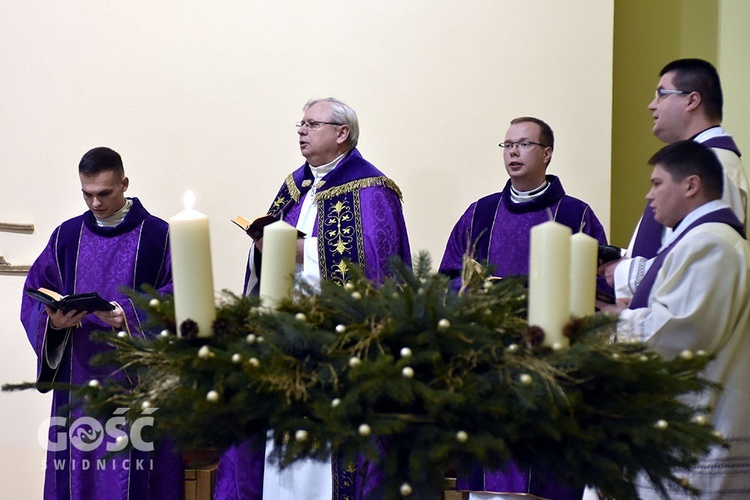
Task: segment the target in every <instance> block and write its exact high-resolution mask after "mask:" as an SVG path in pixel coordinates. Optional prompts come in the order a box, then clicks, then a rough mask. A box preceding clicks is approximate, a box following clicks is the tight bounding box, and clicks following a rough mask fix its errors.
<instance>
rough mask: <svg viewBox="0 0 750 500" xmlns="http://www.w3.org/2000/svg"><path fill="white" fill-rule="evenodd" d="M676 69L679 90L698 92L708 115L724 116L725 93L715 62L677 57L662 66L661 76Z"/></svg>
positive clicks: (712, 116)
mask: <svg viewBox="0 0 750 500" xmlns="http://www.w3.org/2000/svg"><path fill="white" fill-rule="evenodd" d="M670 71H674V73H675V75H674V79H673V80H672V82H673V83H674V85H675V87H676V88H677V90H687V91H691V92H698V93H699V94H700V95H701V99H702V102H703V104H704V106H705V110H706V115H708V117H709V118H711V119H714V120H719V121H721V120H722V118H723V114H724V112H723V109H724V95H723V94H722V92H721V80H720V79H719V72H718V71H716V68H715V67H714V65H713V64H711V63H710V62H708V61H704V60H703V59H677V60H675V61H672V62H671V63H669V64H667V65H666V66H664V68H662V70H661V73H659V76H664V75H665V74H666V73H669V72H670Z"/></svg>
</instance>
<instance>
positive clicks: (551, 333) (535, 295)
mask: <svg viewBox="0 0 750 500" xmlns="http://www.w3.org/2000/svg"><path fill="white" fill-rule="evenodd" d="M571 233H572V231H571V230H570V228H569V227H567V226H564V225H562V224H558V223H557V222H554V221H550V222H545V223H543V224H539V225H537V226H534V227H533V228H532V229H531V256H530V259H531V260H530V264H529V324H530V325H536V326H539V327H540V328H542V330H544V332H545V337H544V345H547V346H553V345H555V344H556V343H559V344H560V345H562V346H567V345H569V342H568V339H567V337H565V336H564V335H563V326H565V324H566V323H567V322H568V321H569V320H570V235H571Z"/></svg>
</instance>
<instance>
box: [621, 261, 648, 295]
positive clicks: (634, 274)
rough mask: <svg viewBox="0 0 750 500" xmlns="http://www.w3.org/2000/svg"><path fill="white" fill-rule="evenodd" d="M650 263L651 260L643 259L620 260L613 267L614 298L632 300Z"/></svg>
mask: <svg viewBox="0 0 750 500" xmlns="http://www.w3.org/2000/svg"><path fill="white" fill-rule="evenodd" d="M652 262H653V259H645V258H643V257H633V258H630V259H623V260H621V261H620V262H619V263H618V264H617V266H616V267H615V274H614V280H615V286H614V289H615V297H617V298H618V299H623V298H629V299H632V298H633V294H635V291H636V290H637V289H638V285H640V284H641V280H642V279H643V276H644V275H645V274H646V271H648V269H649V267H651V263H652Z"/></svg>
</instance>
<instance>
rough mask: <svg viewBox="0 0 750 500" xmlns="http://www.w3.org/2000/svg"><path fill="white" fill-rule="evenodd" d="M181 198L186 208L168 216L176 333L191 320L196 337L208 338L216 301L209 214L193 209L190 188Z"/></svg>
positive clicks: (193, 200) (211, 332) (192, 195)
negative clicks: (193, 322)
mask: <svg viewBox="0 0 750 500" xmlns="http://www.w3.org/2000/svg"><path fill="white" fill-rule="evenodd" d="M183 200H184V203H185V210H183V211H182V212H180V213H178V214H177V215H175V216H174V217H172V218H171V219H169V238H170V246H171V248H172V281H173V284H174V312H175V321H176V323H177V333H178V334H179V331H180V325H181V324H182V323H183V322H184V321H185V320H188V319H190V320H192V321H195V322H196V323H197V324H198V336H199V337H210V336H211V335H212V334H213V329H212V323H213V321H214V319H216V303H215V302H214V279H213V273H212V270H211V242H210V239H209V233H208V217H207V216H206V215H204V214H202V213H200V212H197V211H196V210H193V203H194V202H195V195H194V194H193V192H192V191H188V192H186V193H185V196H184V198H183Z"/></svg>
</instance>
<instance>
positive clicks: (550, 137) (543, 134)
mask: <svg viewBox="0 0 750 500" xmlns="http://www.w3.org/2000/svg"><path fill="white" fill-rule="evenodd" d="M523 122H531V123H536V124H537V125H539V129H540V132H539V141H540V142H541V143H542V144H544V145H545V146H549V147H550V148H552V149H555V134H553V133H552V127H550V126H549V125H547V124H546V123H545V122H544V121H542V120H540V119H539V118H534V117H533V116H519V117H518V118H513V119H512V120H511V121H510V124H511V125H515V124H516V123H523Z"/></svg>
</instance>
